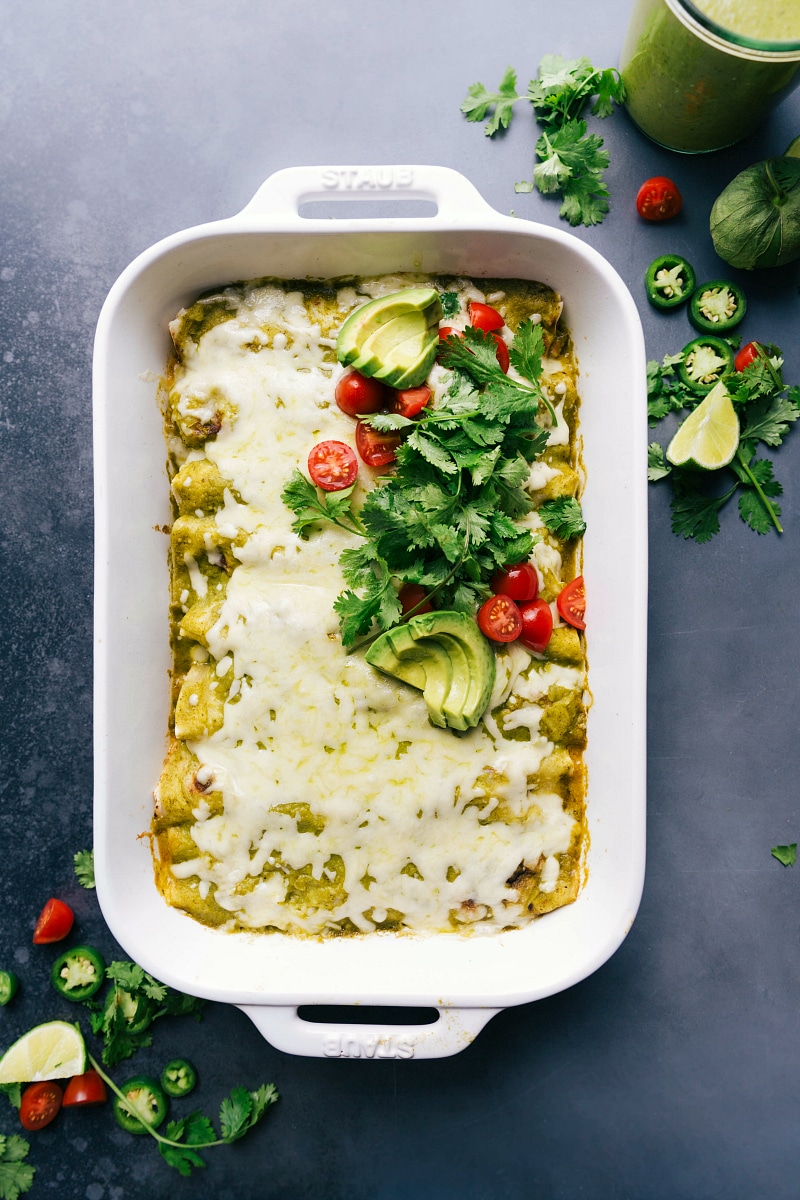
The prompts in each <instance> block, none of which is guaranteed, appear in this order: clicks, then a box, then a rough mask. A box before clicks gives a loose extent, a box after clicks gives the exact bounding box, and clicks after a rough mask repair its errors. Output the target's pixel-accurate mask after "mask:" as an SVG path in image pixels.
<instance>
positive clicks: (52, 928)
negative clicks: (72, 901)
mask: <svg viewBox="0 0 800 1200" xmlns="http://www.w3.org/2000/svg"><path fill="white" fill-rule="evenodd" d="M74 921H75V913H74V912H73V911H72V909H71V908H70V906H69V905H68V904H65V903H64V901H63V900H55V899H52V900H48V901H47V904H45V906H44V908H43V909H42V911H41V912H40V913H39V920H38V921H37V922H36V928H35V929H34V931H33V944H34V945H35V946H43V945H45V944H46V943H47V942H60V941H61V939H62V938H65V937H66V936H67V934H68V933H69V931H70V929H72V926H73V923H74Z"/></svg>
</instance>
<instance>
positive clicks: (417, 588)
mask: <svg viewBox="0 0 800 1200" xmlns="http://www.w3.org/2000/svg"><path fill="white" fill-rule="evenodd" d="M427 595H428V589H427V588H424V587H423V586H422V584H421V583H404V584H403V586H402V587H401V588H400V592H399V596H400V609H401V612H402V614H403V616H405V615H406V613H407V612H411V609H412V608H413V609H414V616H415V617H418V616H419V615H420V614H421V613H426V612H433V605H432V604H423V601H424V600H425V597H426V596H427ZM418 604H419V606H420V607H419V608H417V605H418Z"/></svg>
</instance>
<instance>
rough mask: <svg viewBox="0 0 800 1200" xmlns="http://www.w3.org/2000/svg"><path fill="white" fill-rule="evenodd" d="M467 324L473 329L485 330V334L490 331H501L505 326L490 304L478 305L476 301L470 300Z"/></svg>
mask: <svg viewBox="0 0 800 1200" xmlns="http://www.w3.org/2000/svg"><path fill="white" fill-rule="evenodd" d="M469 323H470V325H472V327H473V328H474V329H485V330H487V332H488V331H489V330H490V329H502V328H503V326H504V325H505V321H504V320H503V318H502V317H501V316H500V313H499V312H498V311H497V309H496V308H492V306H491V305H490V304H479V303H478V302H477V300H470V303H469Z"/></svg>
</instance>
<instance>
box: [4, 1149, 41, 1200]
mask: <svg viewBox="0 0 800 1200" xmlns="http://www.w3.org/2000/svg"><path fill="white" fill-rule="evenodd" d="M29 1150H30V1146H29V1145H28V1143H27V1142H26V1141H25V1139H24V1138H21V1137H19V1136H18V1135H17V1134H15V1133H14V1134H12V1135H11V1136H10V1137H3V1136H2V1135H0V1200H18V1197H19V1196H21V1195H22V1194H23V1193H24V1192H29V1191H30V1190H31V1188H32V1187H33V1177H34V1175H35V1173H36V1168H35V1167H32V1166H31V1165H30V1163H26V1162H25V1161H24V1160H25V1159H26V1158H27V1157H28V1151H29Z"/></svg>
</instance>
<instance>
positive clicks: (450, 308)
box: [439, 292, 461, 319]
mask: <svg viewBox="0 0 800 1200" xmlns="http://www.w3.org/2000/svg"><path fill="white" fill-rule="evenodd" d="M439 300H440V301H441V305H442V316H443V317H444V318H445V319H449V318H450V317H454V316H455V315H456V313H457V312H459V310H460V308H461V301H460V300H459V298H458V292H440V294H439Z"/></svg>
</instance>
